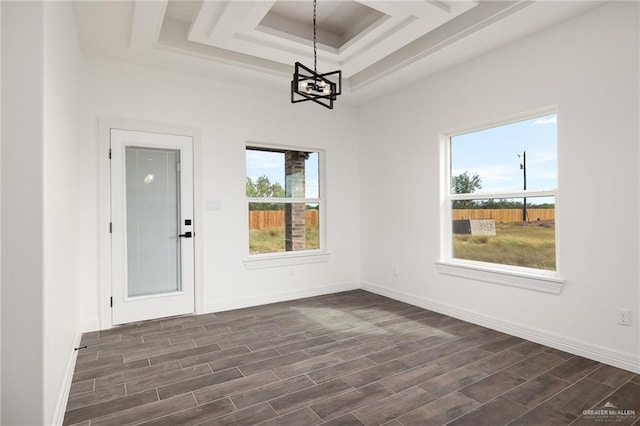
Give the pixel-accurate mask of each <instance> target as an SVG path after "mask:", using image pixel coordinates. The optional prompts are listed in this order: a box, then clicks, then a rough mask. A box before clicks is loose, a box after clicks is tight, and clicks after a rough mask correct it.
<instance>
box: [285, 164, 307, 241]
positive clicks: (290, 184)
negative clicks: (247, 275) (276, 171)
mask: <svg viewBox="0 0 640 426" xmlns="http://www.w3.org/2000/svg"><path fill="white" fill-rule="evenodd" d="M308 156H309V154H307V153H306V152H300V151H285V153H284V174H285V192H286V194H287V197H293V198H304V196H305V193H304V187H305V179H304V167H305V163H304V162H305V160H306V159H307V158H308ZM305 207H306V206H305V203H293V204H285V210H284V226H285V250H286V251H296V250H304V249H305V233H306V231H305Z"/></svg>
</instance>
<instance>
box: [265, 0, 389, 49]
mask: <svg viewBox="0 0 640 426" xmlns="http://www.w3.org/2000/svg"><path fill="white" fill-rule="evenodd" d="M316 16H317V18H316V21H317V25H318V29H320V30H321V31H320V32H322V33H323V35H324V36H325V40H322V39H321V38H322V37H321V35H320V34H319V37H318V38H319V40H320V42H321V43H324V44H327V45H329V46H332V47H334V48H336V49H339V48H340V47H342V46H343V45H344V44H345V43H347V42H348V41H349V40H351V39H352V38H353V37H354V36H356V35H357V34H358V33H360V32H361V31H363V30H365V29H366V28H367V27H369V26H370V25H372V24H374V23H375V22H376V21H378V20H380V19H381V18H383V17H384V16H385V14H384V13H382V12H380V11H379V10H376V9H372V8H370V7H368V6H366V5H364V4H362V3H358V2H357V1H325V2H319V3H318V8H317V14H316ZM260 25H261V26H263V27H268V28H271V29H273V30H276V31H283V32H290V33H291V34H292V35H294V36H297V37H300V38H306V39H307V40H312V39H313V3H312V2H292V1H276V2H275V3H274V5H273V7H272V8H271V9H270V10H269V13H267V14H266V15H265V17H264V19H263V20H262V21H261V22H260Z"/></svg>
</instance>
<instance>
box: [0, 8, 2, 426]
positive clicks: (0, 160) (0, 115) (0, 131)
mask: <svg viewBox="0 0 640 426" xmlns="http://www.w3.org/2000/svg"><path fill="white" fill-rule="evenodd" d="M1 22H2V3H0V23H1ZM1 153H2V30H1V29H0V188H2V156H1ZM0 224H2V197H1V196H0ZM1 241H2V226H1V225H0V307H1V306H2V244H1ZM0 383H2V315H0ZM0 420H2V386H1V385H0Z"/></svg>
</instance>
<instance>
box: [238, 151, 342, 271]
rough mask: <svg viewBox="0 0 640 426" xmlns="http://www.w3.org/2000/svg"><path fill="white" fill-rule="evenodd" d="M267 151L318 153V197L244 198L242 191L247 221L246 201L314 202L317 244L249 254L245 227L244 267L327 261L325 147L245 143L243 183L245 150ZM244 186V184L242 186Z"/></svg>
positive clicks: (253, 267)
mask: <svg viewBox="0 0 640 426" xmlns="http://www.w3.org/2000/svg"><path fill="white" fill-rule="evenodd" d="M250 149H253V150H257V151H268V152H283V151H302V152H316V153H318V195H319V197H317V198H299V197H295V198H291V197H271V198H269V197H264V198H262V197H247V196H246V193H245V202H246V208H245V212H246V215H247V217H246V219H247V220H246V222H245V223H248V222H249V204H250V203H274V204H275V203H283V204H294V203H300V204H309V203H317V204H318V208H319V210H320V217H319V222H318V225H319V227H320V229H319V230H318V238H319V244H320V247H319V248H317V249H310V250H297V251H288V252H287V251H285V252H274V253H250V252H249V238H250V237H249V227H248V226H247V227H246V228H245V232H246V234H245V235H246V238H245V247H246V256H245V258H244V259H243V263H244V266H245V268H246V269H247V270H253V269H262V268H274V267H285V266H295V265H303V264H311V263H323V262H328V261H329V258H330V256H331V253H330V252H328V251H327V250H326V240H327V238H326V224H327V219H326V216H327V209H326V202H325V200H326V185H325V176H324V175H325V170H326V167H325V161H326V159H325V156H326V152H325V150H324V149H319V148H311V147H305V146H293V145H280V144H271V143H263V142H253V141H248V142H247V143H246V144H245V147H244V152H245V170H244V181H245V182H246V177H247V169H246V153H247V150H250ZM243 188H244V186H243Z"/></svg>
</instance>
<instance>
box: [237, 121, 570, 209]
mask: <svg viewBox="0 0 640 426" xmlns="http://www.w3.org/2000/svg"><path fill="white" fill-rule="evenodd" d="M451 143H452V145H451V173H452V175H453V176H456V175H459V174H461V173H464V172H465V171H468V172H469V174H471V175H473V174H474V173H477V174H478V175H479V176H480V178H481V179H482V189H481V190H480V191H487V192H501V191H519V190H521V189H522V188H523V173H522V170H521V169H520V164H521V163H522V162H523V153H524V152H525V151H526V153H527V189H528V190H545V189H555V188H556V187H557V168H558V161H557V115H556V114H550V115H546V116H543V117H537V118H532V119H529V120H525V121H519V122H516V123H511V124H507V125H504V126H499V127H494V128H490V129H485V130H481V131H477V132H472V133H466V134H462V135H458V136H455V137H453V138H452V142H451ZM246 155H247V176H248V177H250V178H251V179H253V180H255V179H257V178H258V177H260V176H263V175H265V176H267V177H268V178H269V180H270V181H271V182H277V183H279V184H281V185H282V186H283V187H284V186H285V176H284V153H281V152H267V151H256V150H250V149H248V150H247V151H246ZM519 156H520V157H519ZM305 172H306V177H305V181H306V196H307V197H309V198H314V197H317V196H318V192H319V184H318V153H317V152H314V153H311V155H310V156H309V159H308V160H307V161H306V170H305ZM529 201H530V202H535V200H533V199H530V200H529ZM538 201H539V202H553V200H549V199H540V200H538Z"/></svg>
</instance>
